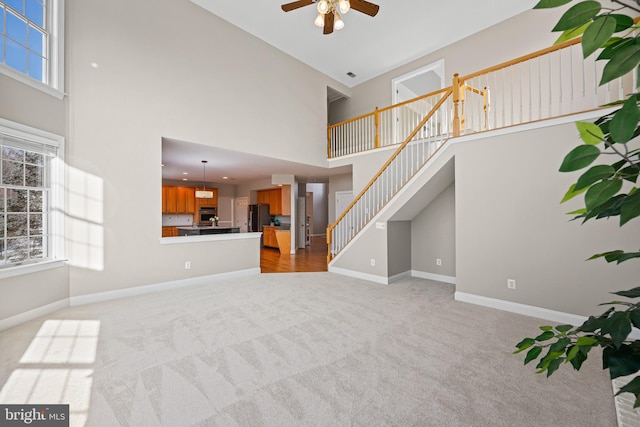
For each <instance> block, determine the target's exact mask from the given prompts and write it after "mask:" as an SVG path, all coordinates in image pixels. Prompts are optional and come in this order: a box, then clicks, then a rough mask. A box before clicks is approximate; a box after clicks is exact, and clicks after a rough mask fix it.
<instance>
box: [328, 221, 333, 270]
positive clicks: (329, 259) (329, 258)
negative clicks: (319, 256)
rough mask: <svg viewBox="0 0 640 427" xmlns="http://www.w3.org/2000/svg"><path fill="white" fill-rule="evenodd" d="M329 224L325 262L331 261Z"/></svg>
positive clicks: (329, 227)
mask: <svg viewBox="0 0 640 427" xmlns="http://www.w3.org/2000/svg"><path fill="white" fill-rule="evenodd" d="M331 231H332V229H331V226H330V225H328V226H327V264H329V263H330V262H331Z"/></svg>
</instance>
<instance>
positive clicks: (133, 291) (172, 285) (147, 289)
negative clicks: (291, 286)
mask: <svg viewBox="0 0 640 427" xmlns="http://www.w3.org/2000/svg"><path fill="white" fill-rule="evenodd" d="M255 274H260V268H249V269H246V270H240V271H230V272H228V273H219V274H212V275H209V276H200V277H192V278H189V279H181V280H174V281H171V282H164V283H155V284H153V285H145V286H136V287H133V288H125V289H118V290H115V291H107V292H99V293H95V294H89V295H80V296H77V297H71V298H70V305H71V307H74V306H77V305H85V304H92V303H94V302H102V301H109V300H114V299H119V298H127V297H133V296H138V295H145V294H150V293H154V292H159V291H165V290H169V289H178V288H184V287H187V286H194V285H200V284H203V283H207V282H211V281H212V280H218V279H226V278H230V277H243V276H252V275H255Z"/></svg>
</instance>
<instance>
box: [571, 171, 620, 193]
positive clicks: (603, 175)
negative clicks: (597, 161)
mask: <svg viewBox="0 0 640 427" xmlns="http://www.w3.org/2000/svg"><path fill="white" fill-rule="evenodd" d="M615 173H616V171H615V169H613V166H610V165H597V166H593V167H592V168H590V169H589V170H587V171H586V172H585V173H583V174H582V175H581V176H580V178H578V182H576V184H575V188H574V191H579V190H582V191H585V189H586V188H588V187H590V186H591V185H592V184H595V183H596V182H598V181H602V180H603V179H608V178H611V177H612V176H613V174H615Z"/></svg>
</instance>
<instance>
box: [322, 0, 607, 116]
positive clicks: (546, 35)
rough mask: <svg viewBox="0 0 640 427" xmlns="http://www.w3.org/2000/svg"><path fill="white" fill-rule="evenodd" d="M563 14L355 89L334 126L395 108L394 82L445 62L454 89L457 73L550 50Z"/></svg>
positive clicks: (542, 14) (472, 42) (526, 16)
mask: <svg viewBox="0 0 640 427" xmlns="http://www.w3.org/2000/svg"><path fill="white" fill-rule="evenodd" d="M603 3H608V2H603ZM563 10H564V8H557V9H544V10H535V11H534V10H532V11H527V12H524V13H522V14H520V15H517V16H515V17H513V18H511V19H508V20H506V21H504V22H502V23H500V24H498V25H495V26H493V27H490V28H487V29H486V30H484V31H481V32H479V33H477V34H474V35H472V36H470V37H466V38H464V39H462V40H460V41H458V42H455V43H452V44H450V45H449V46H446V47H444V48H442V49H439V50H437V51H435V52H432V53H430V54H428V55H425V56H423V57H421V58H419V59H416V60H415V61H412V62H409V63H407V64H405V65H402V66H400V67H398V68H396V69H394V70H392V71H389V72H388V73H385V74H383V75H381V76H379V77H376V78H374V79H371V80H369V81H367V82H364V83H362V84H360V85H358V86H356V87H354V88H353V89H352V93H351V96H350V97H349V98H345V99H341V100H338V101H335V102H333V103H332V105H331V120H332V121H331V123H337V122H340V121H343V120H347V119H350V118H352V117H356V116H359V115H361V114H366V113H370V112H372V111H373V110H374V109H375V108H376V107H385V106H388V105H391V103H392V98H391V81H392V80H393V79H394V78H396V77H399V76H402V75H404V74H407V73H409V72H411V71H414V70H417V69H419V68H422V67H424V66H426V65H429V64H431V63H433V62H435V61H438V60H441V59H444V60H445V73H446V74H445V86H450V85H451V80H452V78H453V74H454V73H459V74H460V75H461V76H463V75H465V74H469V73H472V72H475V71H480V70H482V69H484V68H487V67H490V66H493V65H497V64H499V63H501V62H505V61H508V60H511V59H514V58H517V57H519V56H521V55H525V54H528V53H531V52H534V51H536V50H538V49H542V48H545V47H548V46H550V45H551V44H552V43H553V42H554V40H555V39H556V38H557V37H558V35H557V34H556V33H551V29H552V28H553V26H554V25H555V23H556V21H557V19H558V17H559V16H560V13H562V11H563ZM436 19H437V18H436Z"/></svg>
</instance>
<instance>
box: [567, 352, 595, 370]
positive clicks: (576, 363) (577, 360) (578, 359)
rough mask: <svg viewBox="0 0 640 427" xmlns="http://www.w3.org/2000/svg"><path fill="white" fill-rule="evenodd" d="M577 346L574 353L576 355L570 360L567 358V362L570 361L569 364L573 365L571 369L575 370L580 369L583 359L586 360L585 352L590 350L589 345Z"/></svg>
mask: <svg viewBox="0 0 640 427" xmlns="http://www.w3.org/2000/svg"><path fill="white" fill-rule="evenodd" d="M578 348H579V351H578V353H576V355H575V356H574V357H573V358H572V359H571V360H569V362H571V366H573V369H575V370H576V371H579V370H580V368H581V367H582V364H583V363H584V361H585V360H587V353H588V352H589V350H591V347H578Z"/></svg>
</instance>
